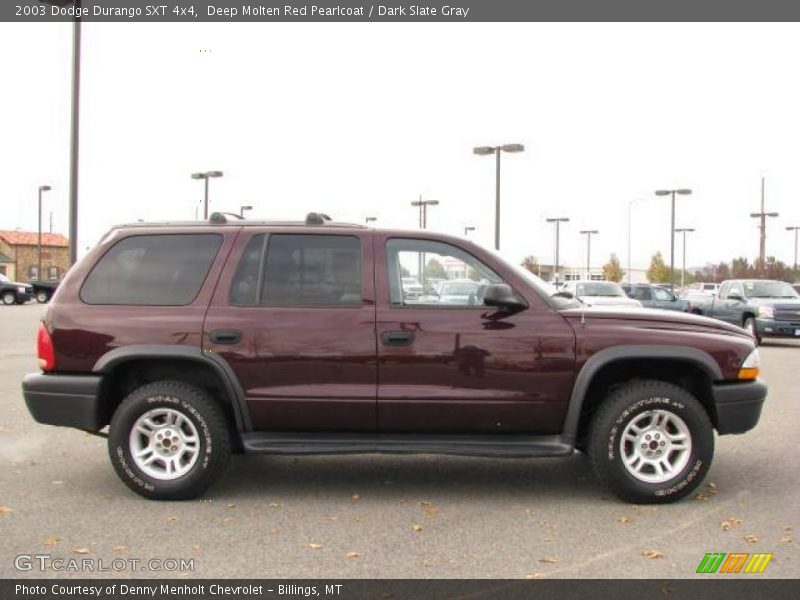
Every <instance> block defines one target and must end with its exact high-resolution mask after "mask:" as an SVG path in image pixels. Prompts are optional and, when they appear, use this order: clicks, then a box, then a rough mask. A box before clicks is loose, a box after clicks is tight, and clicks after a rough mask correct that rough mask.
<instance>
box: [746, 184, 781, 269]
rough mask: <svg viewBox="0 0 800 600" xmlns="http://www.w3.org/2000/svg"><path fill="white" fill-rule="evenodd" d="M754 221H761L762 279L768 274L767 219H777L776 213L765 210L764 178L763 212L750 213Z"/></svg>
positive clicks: (762, 188) (759, 252)
mask: <svg viewBox="0 0 800 600" xmlns="http://www.w3.org/2000/svg"><path fill="white" fill-rule="evenodd" d="M750 216H751V217H752V218H754V219H760V220H761V224H760V225H759V229H760V230H761V236H760V240H759V242H760V243H759V247H758V257H759V259H760V260H761V277H762V278H763V277H766V274H767V217H777V216H778V213H776V212H767V211H765V210H764V178H763V177H762V178H761V212H757V213H750Z"/></svg>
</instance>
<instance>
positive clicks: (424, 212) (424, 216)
mask: <svg viewBox="0 0 800 600" xmlns="http://www.w3.org/2000/svg"><path fill="white" fill-rule="evenodd" d="M438 205H439V201H438V200H423V199H422V194H420V195H419V200H414V201H413V202H412V203H411V206H418V207H419V228H420V229H425V228H426V227H427V226H428V207H429V206H438Z"/></svg>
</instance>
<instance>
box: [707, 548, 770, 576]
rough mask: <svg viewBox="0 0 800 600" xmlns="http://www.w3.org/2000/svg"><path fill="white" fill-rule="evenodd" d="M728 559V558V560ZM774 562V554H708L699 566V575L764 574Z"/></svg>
mask: <svg viewBox="0 0 800 600" xmlns="http://www.w3.org/2000/svg"><path fill="white" fill-rule="evenodd" d="M726 557H727V558H726ZM771 560H772V554H766V553H757V554H748V553H747V552H732V553H731V554H726V553H725V552H708V553H706V555H705V556H704V557H703V560H701V561H700V564H699V565H698V566H697V573H716V572H717V571H719V572H720V573H741V572H742V568H744V572H745V573H763V572H764V569H766V568H767V565H768V564H769V563H770V561H771Z"/></svg>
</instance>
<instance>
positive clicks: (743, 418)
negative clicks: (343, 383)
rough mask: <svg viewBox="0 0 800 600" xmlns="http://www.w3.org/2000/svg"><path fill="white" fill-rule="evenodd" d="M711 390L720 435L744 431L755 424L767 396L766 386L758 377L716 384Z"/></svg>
mask: <svg viewBox="0 0 800 600" xmlns="http://www.w3.org/2000/svg"><path fill="white" fill-rule="evenodd" d="M713 391H714V404H715V406H716V410H717V431H718V432H719V434H720V435H724V434H726V433H744V432H745V431H749V430H751V429H752V428H753V427H755V426H756V424H757V423H758V419H759V417H761V407H762V406H763V404H764V400H765V398H766V397H767V386H766V385H765V384H764V383H763V382H762V381H761V380H760V379H756V380H755V381H746V382H736V383H725V384H717V385H714V386H713Z"/></svg>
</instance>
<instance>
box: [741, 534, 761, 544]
mask: <svg viewBox="0 0 800 600" xmlns="http://www.w3.org/2000/svg"><path fill="white" fill-rule="evenodd" d="M742 539H744V541H745V542H747V543H748V544H755V543H756V542H757V541H758V536H757V535H756V534H755V533H748V534H747V535H746V536H744V538H742Z"/></svg>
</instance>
